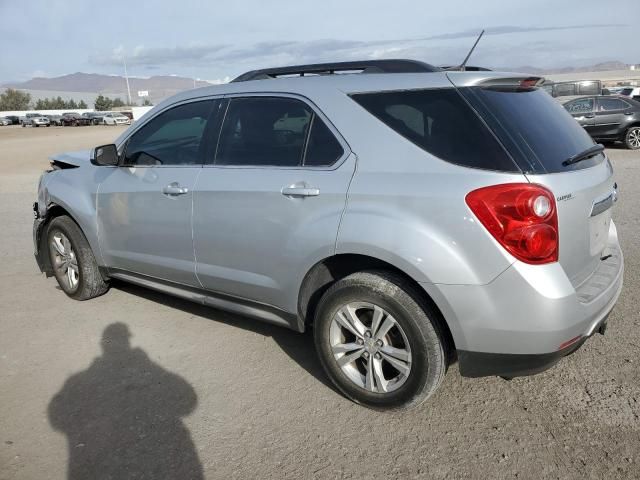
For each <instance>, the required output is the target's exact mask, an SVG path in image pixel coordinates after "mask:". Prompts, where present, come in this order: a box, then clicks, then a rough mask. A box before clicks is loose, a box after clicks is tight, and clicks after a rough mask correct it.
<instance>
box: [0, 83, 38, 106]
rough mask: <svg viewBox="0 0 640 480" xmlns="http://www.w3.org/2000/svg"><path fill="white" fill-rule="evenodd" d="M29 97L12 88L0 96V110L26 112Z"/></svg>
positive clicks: (29, 100)
mask: <svg viewBox="0 0 640 480" xmlns="http://www.w3.org/2000/svg"><path fill="white" fill-rule="evenodd" d="M29 102H31V95H30V94H28V93H26V92H21V91H20V90H16V89H14V88H7V90H6V91H5V92H4V93H2V94H0V110H28V109H29Z"/></svg>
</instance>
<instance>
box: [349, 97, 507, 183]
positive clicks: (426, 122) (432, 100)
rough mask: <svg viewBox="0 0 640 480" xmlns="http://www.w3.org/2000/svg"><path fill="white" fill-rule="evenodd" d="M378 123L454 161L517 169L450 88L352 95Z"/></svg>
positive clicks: (500, 168) (449, 160) (475, 116)
mask: <svg viewBox="0 0 640 480" xmlns="http://www.w3.org/2000/svg"><path fill="white" fill-rule="evenodd" d="M351 98H352V99H353V100H355V101H356V102H357V103H358V104H360V105H361V106H362V107H364V108H365V109H366V110H367V111H368V112H369V113H371V114H372V115H374V116H375V117H376V118H378V119H379V120H380V121H381V122H383V123H384V124H385V125H387V126H388V127H389V128H391V129H392V130H394V131H395V132H396V133H398V134H400V135H402V136H403V137H405V138H406V139H407V140H409V141H411V142H413V143H414V144H416V145H417V146H418V147H420V148H422V149H423V150H425V151H426V152H429V153H430V154H432V155H434V156H436V157H438V158H440V159H442V160H445V161H447V162H450V163H454V164H456V165H461V166H465V167H471V168H481V169H486V170H498V171H504V172H517V171H519V168H518V166H517V165H516V164H515V162H514V161H513V160H512V159H511V157H510V156H509V155H508V154H507V153H506V151H505V150H504V149H503V148H502V146H501V145H500V143H499V142H498V141H497V140H496V138H495V137H494V135H493V134H492V133H491V131H490V130H489V129H488V128H487V126H486V125H485V124H484V123H483V121H482V120H481V119H480V118H479V117H478V115H476V113H475V112H474V111H473V109H471V108H470V107H469V105H468V104H467V102H465V100H464V99H463V98H462V97H461V96H460V94H459V93H458V92H457V91H456V90H455V89H453V88H447V89H430V90H409V91H407V90H404V91H391V92H375V93H359V94H352V95H351Z"/></svg>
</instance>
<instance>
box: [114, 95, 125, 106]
mask: <svg viewBox="0 0 640 480" xmlns="http://www.w3.org/2000/svg"><path fill="white" fill-rule="evenodd" d="M111 106H112V107H124V106H125V103H124V102H123V101H122V100H121V99H120V97H118V98H114V99H113V102H112V104H111Z"/></svg>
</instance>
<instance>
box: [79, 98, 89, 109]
mask: <svg viewBox="0 0 640 480" xmlns="http://www.w3.org/2000/svg"><path fill="white" fill-rule="evenodd" d="M78 108H89V107H88V105H87V104H86V103H85V101H84V100H80V103H78Z"/></svg>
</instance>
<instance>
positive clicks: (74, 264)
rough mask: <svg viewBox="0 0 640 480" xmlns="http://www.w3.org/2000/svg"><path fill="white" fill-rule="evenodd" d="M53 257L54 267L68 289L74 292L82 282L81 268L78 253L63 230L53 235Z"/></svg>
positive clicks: (51, 246)
mask: <svg viewBox="0 0 640 480" xmlns="http://www.w3.org/2000/svg"><path fill="white" fill-rule="evenodd" d="M50 249H51V258H52V263H53V268H54V270H55V271H56V273H57V276H58V278H60V279H61V280H62V281H63V282H64V284H65V286H66V287H67V289H68V291H70V292H73V291H74V290H76V289H77V288H78V283H79V282H80V269H79V267H78V259H77V257H76V253H75V252H74V250H73V247H72V246H71V241H69V239H68V238H67V236H66V235H65V234H64V233H62V232H56V233H55V234H53V235H52V236H51V244H50Z"/></svg>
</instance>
